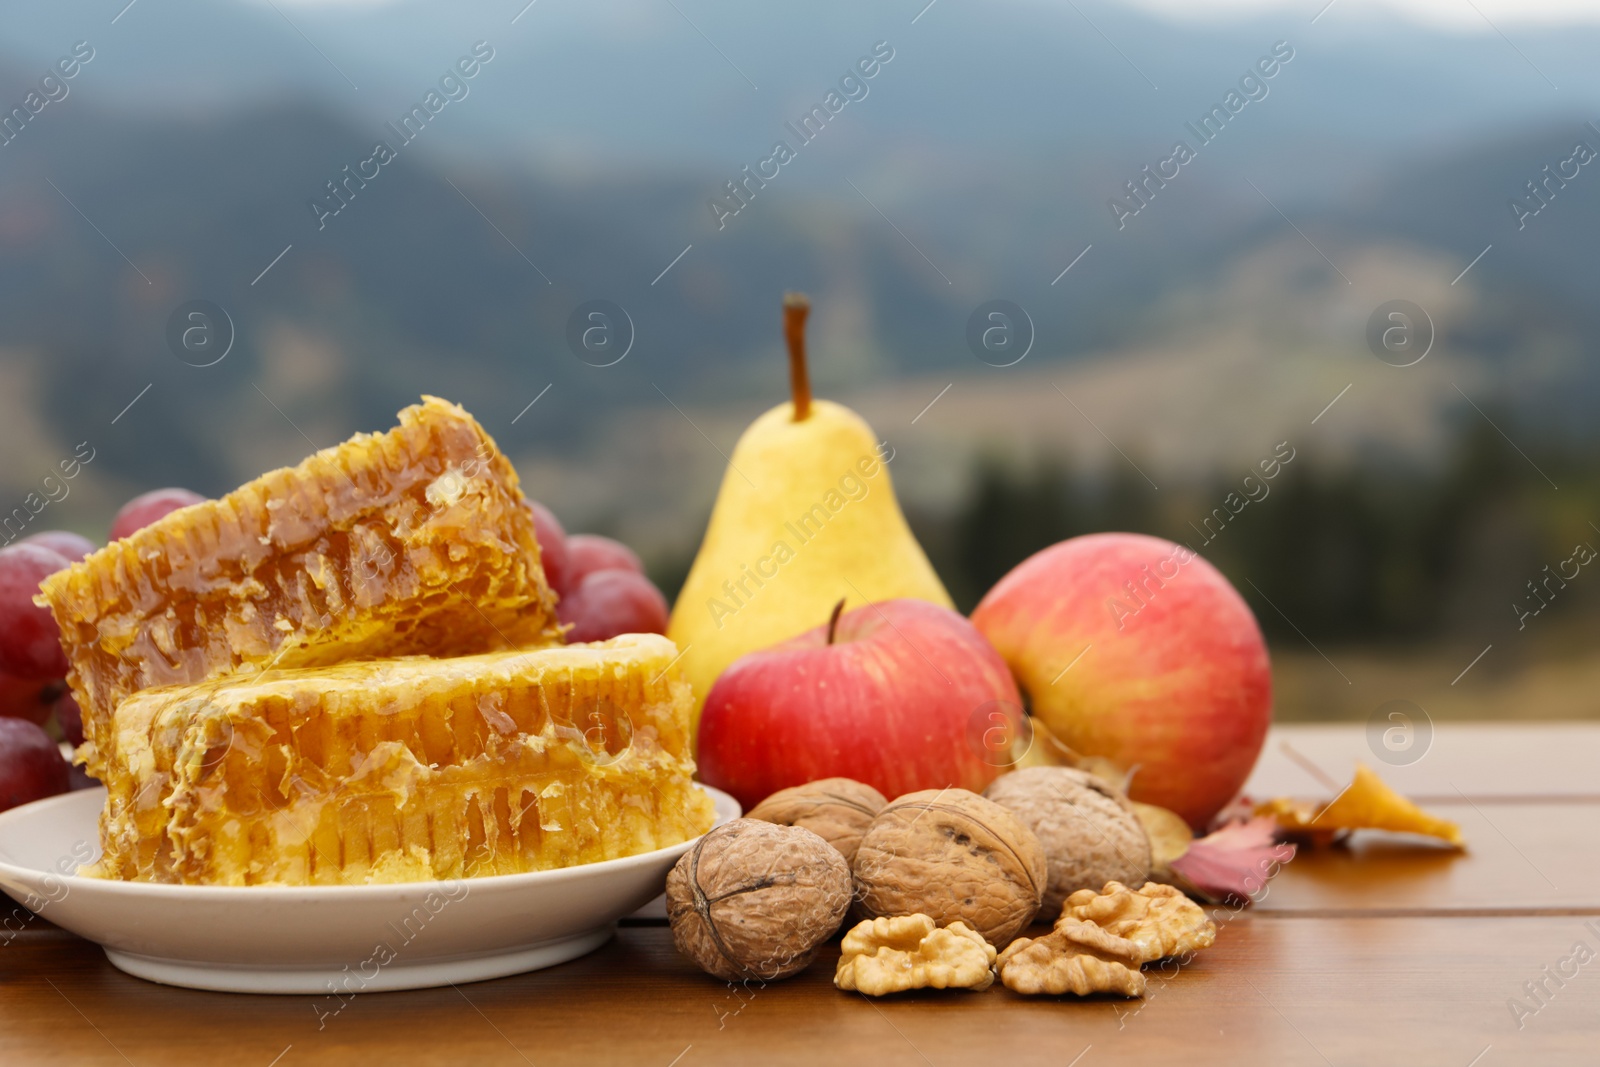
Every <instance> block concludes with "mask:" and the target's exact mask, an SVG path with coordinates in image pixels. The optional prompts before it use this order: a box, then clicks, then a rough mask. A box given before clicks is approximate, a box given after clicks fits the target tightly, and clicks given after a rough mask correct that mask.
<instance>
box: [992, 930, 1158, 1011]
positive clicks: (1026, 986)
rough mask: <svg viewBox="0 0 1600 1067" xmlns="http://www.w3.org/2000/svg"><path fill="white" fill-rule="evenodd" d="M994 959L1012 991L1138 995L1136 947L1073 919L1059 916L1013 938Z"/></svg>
mask: <svg viewBox="0 0 1600 1067" xmlns="http://www.w3.org/2000/svg"><path fill="white" fill-rule="evenodd" d="M997 964H998V969H999V971H1000V981H1001V982H1003V983H1005V986H1006V988H1007V989H1009V990H1011V991H1012V992H1014V993H1026V994H1035V993H1054V994H1061V993H1076V994H1077V995H1078V996H1080V997H1084V996H1088V995H1089V994H1090V993H1120V994H1122V995H1123V996H1125V997H1142V996H1144V989H1145V981H1144V974H1143V973H1141V972H1140V970H1139V946H1138V945H1135V944H1134V943H1133V942H1132V941H1129V940H1127V939H1126V938H1122V937H1117V936H1116V935H1114V934H1108V933H1106V931H1104V930H1102V929H1100V927H1098V926H1096V925H1094V924H1093V923H1087V922H1080V921H1079V920H1077V919H1062V920H1061V921H1060V922H1058V923H1056V927H1055V929H1054V930H1052V931H1051V932H1050V933H1048V934H1046V935H1045V936H1044V937H1040V938H1031V937H1019V938H1017V939H1016V940H1015V941H1013V942H1012V943H1011V944H1010V945H1008V946H1007V947H1006V950H1005V951H1004V952H1002V953H1000V958H999V960H998V961H997Z"/></svg>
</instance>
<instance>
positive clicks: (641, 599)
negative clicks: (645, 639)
mask: <svg viewBox="0 0 1600 1067" xmlns="http://www.w3.org/2000/svg"><path fill="white" fill-rule="evenodd" d="M556 614H557V616H558V617H559V618H560V619H561V621H562V622H564V623H572V624H573V627H572V630H571V631H570V632H568V634H567V640H568V641H573V642H577V641H604V640H606V639H607V638H609V637H615V636H617V635H618V634H662V633H666V632H667V599H666V597H664V596H662V595H661V590H659V589H657V588H656V587H655V586H654V585H652V584H651V582H650V579H648V578H646V577H645V576H644V575H642V574H638V573H635V572H634V571H617V570H609V571H595V572H594V573H593V574H590V575H587V576H586V577H585V578H584V579H583V580H582V581H581V582H579V583H578V586H577V588H576V589H573V590H572V591H571V592H569V593H568V594H567V595H566V596H564V597H562V598H561V603H560V604H558V605H557V606H556Z"/></svg>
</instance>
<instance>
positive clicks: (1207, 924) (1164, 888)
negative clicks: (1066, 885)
mask: <svg viewBox="0 0 1600 1067" xmlns="http://www.w3.org/2000/svg"><path fill="white" fill-rule="evenodd" d="M1060 921H1061V922H1068V921H1082V922H1090V923H1094V924H1095V925H1096V926H1098V927H1100V929H1102V930H1104V931H1106V933H1108V934H1115V935H1116V936H1117V937H1122V938H1126V939H1128V940H1129V941H1132V942H1133V943H1134V944H1136V945H1138V946H1139V962H1140V963H1149V962H1150V961H1152V960H1159V959H1161V958H1163V957H1165V956H1177V955H1179V954H1182V953H1194V952H1198V951H1199V950H1201V949H1203V948H1210V947H1211V945H1212V944H1213V943H1214V942H1215V941H1216V940H1217V924H1216V923H1214V922H1212V921H1211V920H1210V919H1209V918H1207V917H1206V913H1205V911H1204V910H1202V909H1201V907H1200V905H1198V904H1196V903H1195V902H1194V901H1192V900H1190V899H1189V898H1188V897H1186V896H1184V895H1183V894H1182V893H1181V892H1179V891H1178V890H1176V889H1174V888H1173V887H1172V886H1170V885H1160V884H1159V883H1156V882H1146V883H1145V884H1144V886H1143V888H1141V889H1138V890H1133V889H1129V888H1128V887H1127V886H1125V885H1123V884H1122V883H1121V882H1107V883H1106V885H1105V888H1104V889H1103V890H1101V891H1100V892H1099V893H1096V892H1095V891H1094V890H1092V889H1080V890H1078V892H1076V893H1074V894H1072V895H1071V896H1070V897H1068V898H1067V904H1066V907H1065V908H1064V909H1063V910H1062V912H1061V919H1060Z"/></svg>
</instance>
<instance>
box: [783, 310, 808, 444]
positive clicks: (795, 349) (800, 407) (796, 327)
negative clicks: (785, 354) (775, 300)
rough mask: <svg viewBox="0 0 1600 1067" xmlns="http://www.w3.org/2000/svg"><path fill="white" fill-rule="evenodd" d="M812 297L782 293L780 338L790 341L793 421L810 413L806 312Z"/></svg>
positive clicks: (803, 418)
mask: <svg viewBox="0 0 1600 1067" xmlns="http://www.w3.org/2000/svg"><path fill="white" fill-rule="evenodd" d="M809 314H811V301H810V300H809V299H808V298H807V297H806V295H805V294H804V293H784V294H783V339H784V340H785V341H787V342H788V344H789V393H790V395H791V396H792V397H793V398H794V421H795V422H802V421H804V420H805V418H806V416H808V415H810V414H811V377H810V375H809V374H808V373H807V371H806V316H807V315H809Z"/></svg>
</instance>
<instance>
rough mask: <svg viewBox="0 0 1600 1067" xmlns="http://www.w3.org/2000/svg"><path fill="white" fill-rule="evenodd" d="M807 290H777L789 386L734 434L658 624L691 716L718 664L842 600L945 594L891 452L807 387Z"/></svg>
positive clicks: (943, 600) (938, 598) (797, 628)
mask: <svg viewBox="0 0 1600 1067" xmlns="http://www.w3.org/2000/svg"><path fill="white" fill-rule="evenodd" d="M809 311H810V305H809V303H808V302H807V301H806V298H805V297H804V296H801V295H800V294H798V293H790V294H788V295H786V296H785V297H784V335H785V338H786V339H787V341H788V346H789V376H790V387H791V392H792V394H793V396H792V399H791V400H789V401H788V402H785V403H783V404H780V405H778V406H777V407H775V408H773V409H772V410H771V411H768V412H767V413H766V414H764V415H762V416H761V417H760V418H758V419H756V421H755V422H753V423H751V424H750V427H749V429H747V430H745V432H744V435H743V436H742V437H740V438H739V443H738V444H737V445H735V446H734V449H733V456H732V457H731V459H730V461H729V464H728V470H727V472H726V473H725V474H724V475H723V478H722V488H721V489H720V490H719V491H718V493H717V501H716V504H715V505H714V506H713V507H712V509H711V521H710V523H709V525H708V527H707V529H706V536H705V540H704V541H703V542H702V543H701V545H700V551H699V553H698V554H697V555H696V556H695V559H694V566H693V567H691V568H690V570H689V577H688V578H687V580H686V581H685V582H684V586H683V591H682V592H681V593H680V594H679V595H678V601H677V603H676V604H675V605H674V606H673V609H672V621H671V622H670V624H669V625H668V627H667V636H668V637H671V638H672V639H673V640H674V641H675V642H677V645H678V648H679V649H681V650H682V659H681V661H680V662H681V665H682V668H683V671H684V676H685V677H686V678H687V679H688V680H689V681H690V682H691V683H692V684H693V686H694V696H695V724H696V726H697V727H698V725H699V721H700V707H701V705H702V704H703V703H704V702H705V698H706V694H707V693H708V692H709V691H710V690H711V685H712V683H713V682H715V681H716V680H717V676H718V675H720V674H721V673H722V672H723V670H724V669H726V668H727V666H728V665H729V664H731V663H732V662H733V661H734V660H736V659H738V658H739V657H740V656H743V655H744V654H745V653H747V652H753V651H756V650H757V649H763V648H769V647H771V646H772V645H774V644H777V643H778V642H779V641H783V640H785V639H787V638H790V637H793V636H795V635H796V634H799V633H803V632H805V631H806V630H809V629H812V628H813V627H816V626H821V625H822V624H824V623H826V622H827V621H828V616H829V612H830V611H831V610H832V608H833V607H834V605H835V604H837V603H838V602H839V601H840V599H848V600H849V601H850V602H851V603H853V604H861V603H866V602H872V601H878V600H889V599H892V598H895V597H914V598H917V599H921V600H928V601H932V602H933V603H935V604H939V605H942V606H944V607H953V605H952V604H951V601H950V594H949V593H947V592H945V589H944V586H943V585H942V584H941V583H940V581H939V577H938V575H936V574H935V573H934V571H933V567H932V565H931V564H929V562H928V557H927V556H926V555H925V554H924V553H923V551H922V546H921V545H919V544H917V540H916V538H915V537H913V536H912V535H911V529H910V527H908V526H907V525H906V520H905V516H904V515H903V514H901V512H900V504H899V502H898V501H897V500H896V499H895V495H894V486H893V485H892V483H891V482H890V479H889V464H890V463H891V462H892V461H893V459H894V451H893V449H892V448H890V447H889V446H888V445H887V444H882V443H880V442H879V441H878V439H877V438H876V437H875V436H874V435H873V433H872V429H871V428H870V427H869V426H868V425H867V424H866V422H865V420H863V419H862V418H861V416H859V415H857V414H856V413H855V412H853V411H851V410H850V409H849V408H847V407H844V406H843V405H840V404H835V403H832V402H830V401H827V400H813V399H812V398H811V386H810V382H809V379H808V377H807V373H806V358H805V320H806V315H807V313H808V312H809Z"/></svg>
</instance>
